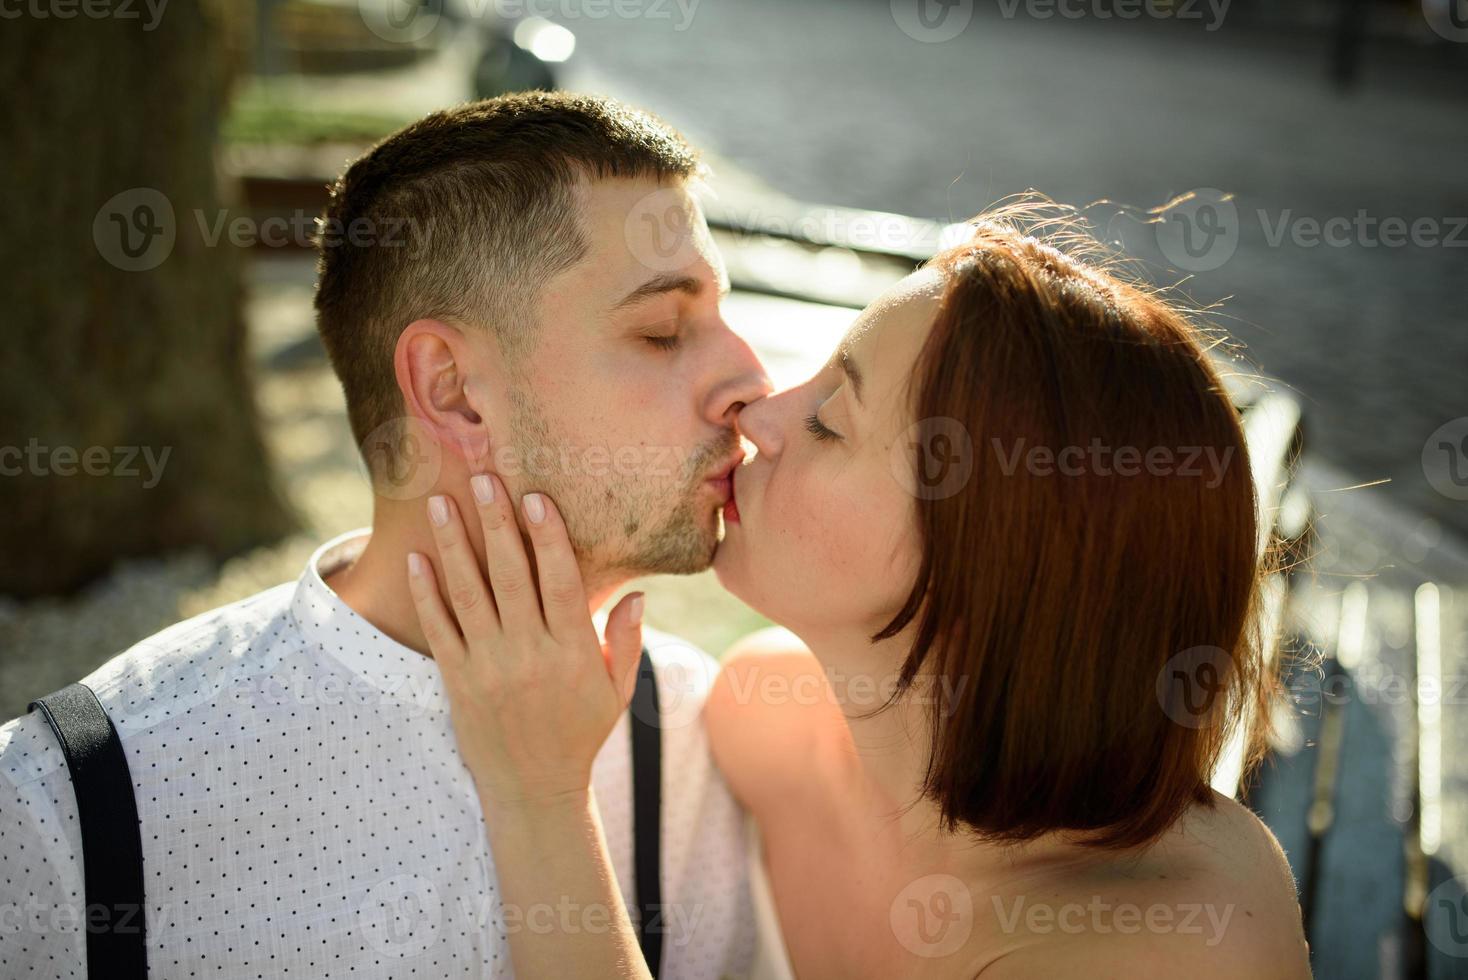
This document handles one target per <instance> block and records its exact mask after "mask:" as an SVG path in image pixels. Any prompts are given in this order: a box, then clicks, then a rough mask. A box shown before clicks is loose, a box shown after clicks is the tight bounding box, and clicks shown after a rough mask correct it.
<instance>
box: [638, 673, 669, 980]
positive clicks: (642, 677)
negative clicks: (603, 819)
mask: <svg viewBox="0 0 1468 980" xmlns="http://www.w3.org/2000/svg"><path fill="white" fill-rule="evenodd" d="M631 715H632V718H631V720H632V834H633V837H632V860H633V864H634V866H635V868H636V874H637V907H638V910H639V912H640V914H639V916H638V919H637V940H638V942H639V943H640V944H641V946H642V958H643V959H645V960H647V966H648V969H649V970H650V971H652V975H653V977H654V978H656V977H657V975H658V971H659V970H660V969H661V968H662V959H663V929H664V925H663V923H664V919H663V908H662V904H663V895H662V881H661V873H660V865H661V863H662V862H661V859H660V857H659V848H660V846H661V842H662V795H663V794H662V781H663V741H662V740H663V734H662V718H661V716H660V715H659V712H658V685H657V675H656V674H655V673H654V672H653V666H652V656H651V655H650V654H649V653H648V652H647V647H645V646H644V647H643V648H642V660H641V662H640V663H638V665H637V687H636V688H635V689H634V690H633V692H632V710H631Z"/></svg>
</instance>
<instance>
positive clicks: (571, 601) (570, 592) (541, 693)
mask: <svg viewBox="0 0 1468 980" xmlns="http://www.w3.org/2000/svg"><path fill="white" fill-rule="evenodd" d="M471 486H472V487H473V490H474V497H475V500H476V503H477V510H478V520H479V522H480V526H481V527H482V528H483V530H484V550H485V567H483V568H482V567H481V566H480V564H479V561H478V560H477V557H476V556H475V554H474V549H473V547H472V546H471V545H470V542H469V536H468V533H467V529H466V528H465V526H464V522H463V520H462V519H461V516H460V514H459V512H458V508H457V507H456V505H455V503H454V500H453V498H451V497H447V496H442V497H433V498H431V499H430V500H429V502H428V512H429V523H430V524H431V525H432V528H433V535H434V542H435V544H436V546H437V549H438V565H437V569H435V567H434V566H433V564H432V563H430V562H429V560H428V559H427V558H426V557H425V556H423V555H420V554H417V553H413V554H410V555H409V556H408V583H409V588H410V590H411V592H412V596H413V605H414V607H415V609H416V610H417V612H418V620H419V622H420V623H421V624H422V627H423V634H424V636H425V638H426V639H427V641H428V646H429V649H430V650H431V651H432V653H433V658H434V660H435V661H437V663H438V666H439V670H440V671H441V672H442V674H443V679H444V686H445V688H446V689H447V692H448V700H449V712H450V716H451V718H452V720H453V725H454V735H455V737H456V738H457V740H458V743H459V752H460V754H461V755H462V756H463V758H464V763H465V764H466V765H467V766H468V768H469V772H470V774H471V775H472V776H473V778H474V782H475V785H476V786H477V788H478V791H479V796H480V799H481V801H482V803H483V805H484V806H485V807H486V808H491V807H494V808H502V807H521V806H531V807H534V806H538V805H541V804H547V805H548V804H554V803H556V802H557V801H558V800H566V799H576V798H579V797H585V795H586V794H587V792H588V790H589V788H590V784H591V768H592V763H593V761H594V760H595V759H596V755H597V753H598V752H599V751H600V749H601V746H602V744H603V743H604V742H605V741H606V739H607V736H608V735H610V734H611V731H612V728H613V726H614V725H616V723H617V719H618V717H619V716H620V715H621V714H622V712H623V711H624V710H625V709H626V707H627V703H628V701H629V700H630V698H631V693H632V686H633V684H634V682H635V678H636V671H637V664H638V660H639V658H640V655H641V651H642V594H641V593H632V594H630V595H628V596H626V597H624V598H623V599H622V601H621V602H619V603H618V604H617V605H616V607H615V608H614V609H613V610H612V612H611V615H610V616H609V617H608V619H607V627H606V642H605V643H603V642H602V641H601V640H599V639H598V638H597V635H596V628H595V627H594V626H593V625H592V622H591V612H590V610H589V609H588V608H587V599H586V591H585V589H584V587H583V586H582V583H581V571H580V568H579V567H578V566H577V564H576V556H575V553H574V552H573V551H572V548H571V542H570V540H569V538H568V537H567V535H566V525H565V523H564V522H563V521H562V519H561V515H560V513H559V512H558V511H557V510H556V508H555V505H554V504H553V503H552V502H551V501H550V499H549V498H548V497H546V496H545V495H543V494H538V493H531V494H526V495H525V498H524V500H523V501H522V506H523V509H524V513H525V524H526V529H527V531H528V533H529V536H530V540H531V543H532V545H533V547H534V551H535V564H536V570H537V573H538V574H537V575H532V573H531V570H530V563H529V561H528V559H527V558H526V555H525V549H524V546H523V545H522V543H521V538H520V528H519V526H518V524H517V523H516V520H515V514H514V508H513V505H512V503H511V501H510V498H509V494H508V493H507V492H506V491H505V487H504V484H503V483H501V482H500V480H499V479H498V478H497V477H495V476H492V475H489V474H481V475H478V476H475V477H474V478H473V480H472V481H471ZM435 571H437V575H435ZM486 572H487V574H488V579H489V580H488V582H487V583H486V581H485V576H486ZM537 577H538V581H537ZM440 586H442V592H440ZM444 595H447V596H448V597H449V602H450V605H451V606H452V610H453V611H452V614H450V612H449V609H448V608H446V607H445V605H444V600H443V596H444Z"/></svg>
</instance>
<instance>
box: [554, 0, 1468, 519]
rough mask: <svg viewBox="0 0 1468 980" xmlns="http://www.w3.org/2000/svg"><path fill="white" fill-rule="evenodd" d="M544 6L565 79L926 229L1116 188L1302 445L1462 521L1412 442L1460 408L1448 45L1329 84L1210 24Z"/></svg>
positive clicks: (811, 9) (1395, 47)
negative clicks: (567, 49)
mask: <svg viewBox="0 0 1468 980" xmlns="http://www.w3.org/2000/svg"><path fill="white" fill-rule="evenodd" d="M550 6H551V7H554V8H555V9H556V10H558V11H560V13H561V16H560V17H559V19H560V20H561V21H562V23H564V24H566V26H568V27H570V28H571V29H572V30H573V31H574V32H575V33H576V35H577V41H578V46H577V52H576V55H575V57H574V58H573V60H572V62H571V64H570V65H569V66H568V69H569V74H568V79H567V80H568V82H569V83H570V84H572V85H575V86H578V87H590V88H594V89H600V90H603V91H608V92H611V93H613V94H617V95H619V96H622V97H625V98H627V99H629V100H632V101H635V102H637V103H639V104H641V105H644V106H646V107H649V108H652V109H654V110H655V111H658V112H660V113H661V114H663V115H664V116H665V117H666V118H668V119H669V121H671V122H673V123H674V124H676V125H678V126H680V127H682V128H683V129H684V130H685V131H687V132H688V133H689V135H690V136H691V137H693V138H694V139H696V140H698V141H699V142H700V143H701V144H703V145H706V146H708V147H709V148H710V149H712V150H715V151H717V152H718V153H719V154H721V155H722V156H724V157H726V158H728V159H729V160H731V161H733V162H734V163H735V164H737V165H739V166H741V167H744V168H747V169H748V170H750V171H752V172H753V173H755V174H756V175H758V176H759V177H761V178H763V179H764V180H765V181H767V182H768V183H770V184H772V185H773V186H775V187H776V188H778V189H779V190H781V191H784V192H786V193H789V194H791V195H794V196H796V197H799V198H803V199H806V200H810V201H813V202H819V203H831V204H841V205H848V206H856V207H866V208H874V209H880V210H886V211H897V212H902V213H908V214H914V215H919V216H923V217H929V218H936V219H942V220H950V219H952V220H961V219H963V218H965V217H967V216H969V215H970V214H972V213H974V212H976V211H978V210H979V209H980V208H982V207H984V206H986V205H987V204H990V203H992V202H994V201H997V200H998V199H1000V198H1002V197H1004V196H1006V195H1009V194H1014V193H1018V192H1023V191H1025V190H1027V189H1029V188H1035V189H1038V190H1039V191H1041V192H1042V193H1044V194H1047V195H1049V196H1050V197H1052V198H1054V199H1056V200H1057V201H1060V202H1063V203H1067V204H1072V205H1076V206H1082V205H1086V204H1089V203H1091V202H1096V201H1102V200H1105V201H1111V202H1117V203H1115V204H1108V205H1098V206H1095V207H1092V208H1090V209H1088V210H1087V212H1086V213H1087V216H1088V217H1090V218H1091V219H1092V220H1093V221H1094V222H1095V223H1097V226H1098V227H1099V228H1100V229H1101V230H1102V231H1103V232H1104V233H1105V234H1107V235H1108V236H1109V237H1111V238H1112V239H1114V240H1119V241H1120V243H1121V244H1122V245H1123V246H1124V248H1125V249H1126V250H1127V251H1128V252H1129V253H1130V254H1132V255H1134V256H1136V257H1137V258H1139V259H1141V260H1143V262H1145V263H1147V266H1146V268H1147V271H1148V274H1149V275H1150V276H1151V277H1152V278H1153V279H1155V280H1156V281H1158V282H1159V283H1167V284H1171V283H1176V282H1179V281H1180V280H1182V279H1184V278H1186V277H1187V276H1188V275H1189V274H1190V273H1191V278H1188V279H1187V281H1186V283H1185V284H1184V287H1183V288H1184V289H1185V290H1186V291H1187V293H1188V294H1189V295H1190V296H1191V297H1193V298H1194V299H1195V300H1196V301H1198V302H1199V303H1200V304H1211V303H1215V302H1219V301H1223V300H1226V302H1225V303H1224V305H1223V307H1222V316H1221V319H1220V321H1219V322H1220V323H1221V324H1222V325H1223V326H1224V327H1225V328H1226V329H1227V330H1229V332H1230V333H1231V334H1233V335H1234V337H1235V338H1237V339H1238V340H1240V341H1242V342H1243V343H1244V344H1245V345H1246V347H1247V349H1248V352H1249V354H1250V356H1251V357H1252V359H1253V360H1254V361H1255V362H1256V363H1257V364H1259V365H1260V366H1261V367H1262V368H1263V370H1265V371H1266V372H1268V373H1270V374H1272V375H1274V376H1276V377H1279V378H1282V379H1283V380H1284V381H1286V382H1287V383H1288V384H1290V385H1292V386H1293V387H1295V388H1296V389H1297V390H1298V392H1299V393H1300V394H1301V395H1302V397H1303V398H1304V400H1305V402H1306V413H1307V424H1308V427H1309V435H1310V440H1311V442H1310V445H1311V448H1312V449H1313V450H1314V451H1316V452H1318V453H1320V454H1322V455H1323V456H1324V457H1325V458H1326V459H1328V460H1329V461H1330V462H1332V463H1333V464H1335V465H1336V466H1337V467H1339V468H1341V469H1342V470H1344V471H1346V472H1347V473H1348V474H1349V475H1350V476H1351V477H1352V478H1353V479H1354V480H1358V481H1362V482H1365V481H1371V480H1382V479H1386V480H1390V481H1391V483H1390V484H1389V485H1388V486H1386V487H1384V488H1380V489H1372V490H1368V491H1361V492H1364V493H1373V494H1384V495H1387V496H1388V497H1390V498H1391V499H1392V500H1393V501H1394V502H1396V503H1397V504H1401V505H1404V506H1407V507H1409V508H1413V509H1416V510H1418V511H1420V512H1424V513H1427V514H1430V515H1431V516H1432V517H1434V518H1435V519H1436V521H1437V522H1438V523H1439V524H1440V525H1441V526H1442V527H1444V528H1447V529H1451V531H1453V532H1456V535H1455V536H1458V537H1460V538H1468V504H1465V503H1464V502H1462V501H1461V500H1454V499H1451V498H1449V497H1448V496H1445V495H1443V494H1442V493H1439V492H1437V491H1435V490H1434V489H1433V486H1432V485H1431V484H1430V483H1429V481H1428V479H1427V478H1426V475H1425V471H1424V461H1423V452H1424V448H1425V447H1426V446H1427V443H1428V440H1429V437H1430V436H1431V435H1432V434H1433V433H1434V432H1435V430H1437V429H1438V428H1439V426H1441V425H1443V424H1444V423H1446V422H1449V421H1450V420H1453V419H1457V418H1460V417H1463V416H1468V385H1465V374H1468V311H1465V304H1464V286H1465V284H1468V227H1464V224H1463V223H1464V222H1465V220H1468V85H1465V84H1464V83H1465V81H1468V44H1448V43H1439V44H1436V45H1428V44H1424V43H1420V39H1419V41H1414V40H1411V39H1409V38H1396V39H1392V40H1383V41H1380V42H1376V43H1373V45H1372V46H1370V47H1368V49H1367V51H1366V53H1365V57H1364V59H1363V62H1362V68H1363V71H1362V77H1361V85H1360V86H1359V88H1358V89H1357V90H1356V91H1355V93H1354V94H1350V95H1341V94H1339V93H1337V92H1336V91H1335V90H1333V89H1332V88H1331V87H1330V85H1329V84H1328V82H1327V76H1326V55H1327V48H1328V43H1329V39H1328V37H1327V36H1325V35H1324V34H1322V33H1319V32H1310V31H1306V30H1302V29H1299V28H1292V29H1270V28H1265V27H1263V26H1261V25H1259V24H1258V23H1252V24H1251V23H1247V22H1236V21H1235V20H1230V19H1228V18H1225V19H1224V21H1223V22H1222V24H1221V25H1220V26H1219V27H1218V28H1217V29H1216V30H1212V31H1208V30H1205V29H1203V28H1204V27H1206V26H1207V25H1206V24H1203V25H1201V26H1200V25H1198V24H1183V23H1160V22H1148V21H1146V19H1145V18H1144V19H1142V20H1138V21H1133V22H1120V21H1115V20H1112V21H1107V22H1098V21H1090V22H1079V21H1074V20H1067V19H1064V18H1061V17H1058V16H1056V17H1052V18H1050V19H1043V20H1042V19H1038V18H1036V17H1035V16H1030V15H1026V14H1025V13H1024V12H1025V11H1026V10H1034V11H1043V10H1044V9H1049V8H1046V7H1045V5H1043V4H1041V3H1038V2H1025V3H1019V4H1018V5H1017V6H1016V3H1014V2H1007V3H1006V4H1004V5H1002V6H1000V7H998V8H994V7H993V5H983V4H980V5H978V6H979V7H986V8H992V9H986V10H979V9H975V10H974V11H973V15H972V19H971V20H970V21H969V22H968V23H967V26H966V27H965V28H964V29H963V31H962V32H961V33H959V34H958V35H957V36H956V37H954V38H952V39H950V40H946V41H943V42H941V43H923V42H920V41H918V40H914V39H913V38H911V37H909V36H908V35H907V34H905V33H903V31H902V30H901V29H900V28H899V27H898V25H897V19H898V18H897V16H895V14H901V13H902V12H903V7H904V4H903V2H902V0H895V2H894V3H890V4H889V3H888V2H887V0H862V2H847V3H837V2H834V0H832V2H791V0H740V2H739V3H732V2H728V0H704V2H702V3H699V4H697V5H696V6H695V7H694V8H693V10H692V17H691V19H689V18H685V17H684V15H683V14H681V13H679V10H680V8H679V7H677V6H675V5H672V4H668V5H661V4H652V3H643V4H629V5H627V8H626V9H628V10H632V11H642V12H643V14H644V15H643V16H641V17H633V18H618V17H615V16H605V17H602V18H592V17H590V16H587V15H586V12H589V11H590V10H591V7H589V6H588V7H586V8H585V12H582V13H581V15H580V16H571V15H573V14H576V13H577V12H578V11H579V10H580V8H579V7H578V6H576V5H574V4H562V5H561V6H560V7H555V5H550ZM965 6H966V5H965V4H964V3H963V2H962V0H959V2H958V3H957V6H955V7H954V8H953V9H954V10H955V11H961V10H962V9H963V8H964V7H965ZM1006 6H1007V7H1008V8H1010V9H1014V10H1016V11H1017V14H1016V15H1015V16H1013V17H1005V16H1002V15H1001V13H999V11H1000V10H1002V9H1004V8H1005V7H1006ZM1052 6H1053V5H1052ZM1195 6H1196V9H1199V10H1203V8H1202V7H1201V6H1197V5H1195ZM614 9H615V8H614ZM934 9H937V8H934ZM659 11H666V12H667V15H666V16H665V17H656V16H653V14H654V13H655V12H659ZM1204 16H1205V17H1211V15H1209V14H1207V13H1206V11H1204ZM680 26H683V27H684V29H682V30H679V29H678V28H679V27H680ZM909 26H911V25H909ZM915 33H921V31H920V30H915ZM1421 33H1422V34H1423V35H1424V36H1426V37H1431V35H1430V34H1429V33H1428V32H1427V30H1426V29H1425V28H1423V29H1422V31H1421ZM1197 189H1216V190H1219V191H1222V192H1227V193H1230V194H1232V195H1233V199H1232V200H1231V201H1228V202H1226V203H1223V204H1219V203H1218V202H1217V201H1216V200H1215V199H1214V197H1213V196H1212V195H1211V194H1210V192H1208V191H1206V190H1204V191H1200V194H1199V197H1198V198H1197V199H1195V201H1194V202H1192V203H1190V204H1188V205H1184V206H1181V207H1180V208H1179V209H1178V218H1177V219H1173V220H1172V221H1170V222H1169V223H1168V224H1165V225H1161V226H1159V225H1148V224H1144V223H1142V222H1140V221H1138V220H1136V219H1135V218H1132V217H1128V214H1129V213H1132V212H1137V211H1145V210H1146V209H1147V208H1152V207H1157V206H1159V205H1162V204H1163V203H1164V202H1167V201H1168V200H1170V199H1172V198H1173V197H1175V196H1177V195H1181V194H1184V193H1186V192H1188V191H1190V190H1197ZM1199 202H1201V204H1202V207H1201V208H1200V207H1199ZM1454 218H1456V219H1457V220H1456V221H1454V220H1453V219H1454ZM1180 219H1190V220H1191V222H1192V225H1191V227H1188V226H1184V225H1183V224H1181V223H1180ZM1330 219H1336V221H1335V222H1334V224H1331V225H1328V226H1323V227H1318V226H1313V225H1312V224H1311V221H1312V220H1313V221H1314V222H1320V223H1324V222H1328V221H1330ZM1385 219H1395V220H1394V221H1393V222H1390V223H1388V224H1387V225H1383V224H1382V222H1383V221H1384V220H1385ZM1397 222H1400V224H1397ZM1413 222H1422V223H1421V224H1419V225H1418V226H1417V231H1416V232H1414V231H1412V225H1413ZM1210 229H1217V231H1216V232H1210ZM1402 229H1406V231H1405V232H1403V230H1402ZM1184 232H1190V233H1193V234H1194V235H1195V236H1196V237H1195V238H1194V240H1192V241H1190V242H1185V241H1183V239H1182V237H1181V236H1182V234H1183V233H1184ZM1398 236H1400V237H1404V238H1407V239H1408V242H1407V243H1405V244H1396V245H1393V244H1391V243H1392V242H1393V241H1397V240H1398ZM1433 238H1435V239H1436V241H1437V243H1435V244H1430V243H1429V242H1428V240H1429V239H1433ZM1448 239H1451V242H1448V241H1447V240H1448ZM1189 245H1191V246H1192V247H1193V249H1194V252H1195V253H1200V254H1195V255H1189V254H1188V253H1187V252H1186V251H1185V250H1184V246H1189ZM1235 246H1236V247H1235ZM1178 270H1183V271H1178ZM1463 425H1465V426H1468V422H1465V423H1463ZM1450 462H1452V460H1451V459H1450V458H1448V457H1445V456H1441V455H1439V457H1437V458H1435V460H1434V462H1433V465H1434V466H1435V467H1436V468H1437V470H1438V471H1439V476H1440V475H1441V472H1442V471H1443V470H1444V469H1445V468H1446V466H1447V465H1448V464H1449V463H1450ZM1458 463H1459V465H1460V466H1462V465H1468V464H1465V463H1464V461H1462V460H1458ZM1464 496H1468V491H1465V493H1464Z"/></svg>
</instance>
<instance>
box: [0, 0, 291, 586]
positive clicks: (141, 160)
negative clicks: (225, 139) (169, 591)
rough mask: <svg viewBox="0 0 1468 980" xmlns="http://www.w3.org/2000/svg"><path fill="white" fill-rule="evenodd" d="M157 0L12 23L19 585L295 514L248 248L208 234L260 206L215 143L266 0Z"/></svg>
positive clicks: (9, 103)
mask: <svg viewBox="0 0 1468 980" xmlns="http://www.w3.org/2000/svg"><path fill="white" fill-rule="evenodd" d="M152 7H153V9H150V6H149V4H148V3H147V2H145V0H136V2H133V3H128V4H123V3H121V2H114V3H111V4H101V5H94V4H59V3H58V4H47V3H41V4H30V3H26V4H15V5H13V6H12V8H11V9H12V15H11V16H9V17H8V18H7V19H6V20H4V21H0V84H3V89H0V90H3V91H4V92H5V96H4V98H3V100H0V134H3V137H0V138H3V141H4V150H3V152H0V174H3V180H0V188H3V190H0V194H3V195H4V199H5V207H4V211H3V213H4V215H5V227H6V232H5V234H4V235H3V236H0V269H3V272H0V274H3V276H4V277H5V279H6V281H7V283H8V288H7V289H6V290H5V303H4V308H3V311H0V330H3V337H4V349H5V358H4V361H3V362H0V514H3V515H4V516H3V519H0V528H4V530H3V531H0V554H3V556H4V558H3V560H0V593H3V594H9V595H13V596H34V595H40V594H47V593H55V592H64V591H69V590H72V589H75V588H76V587H78V586H80V585H82V584H84V583H85V582H87V581H88V580H89V579H92V578H94V577H96V576H98V575H100V574H102V573H104V572H105V571H106V570H107V569H108V567H109V566H110V565H111V564H112V562H113V561H114V560H115V559H117V558H121V557H125V556H137V555H154V554H158V553H162V552H167V551H172V550H175V549H182V548H189V547H202V548H204V549H207V551H208V552H210V553H211V554H213V555H215V556H217V557H220V558H222V557H226V556H228V555H231V554H235V553H237V552H239V551H242V550H245V549H247V548H249V547H251V546H253V545H257V544H260V543H263V542H266V541H270V540H274V539H276V538H278V537H279V536H281V535H282V534H284V533H286V532H288V531H289V530H291V529H292V528H293V527H294V524H295V522H294V518H293V516H292V515H291V512H290V510H289V508H288V507H287V506H286V504H285V503H284V501H283V499H282V497H281V496H280V495H279V493H278V492H277V490H276V486H275V483H274V481H273V479H272V477H271V472H270V467H269V466H268V464H267V459H266V453H265V450H264V446H263V443H262V439H261V435H260V429H259V421H258V416H257V412H256V408H255V403H254V387H253V383H252V378H251V365H250V357H249V350H248V345H247V344H246V338H245V325H244V321H243V316H242V311H241V285H240V264H241V261H242V258H243V256H242V255H241V254H240V250H239V249H238V248H236V247H234V246H231V245H230V244H229V238H228V236H227V235H223V236H221V237H219V238H218V239H217V240H215V241H214V242H213V244H212V245H211V244H210V235H208V234H206V232H207V231H209V230H211V229H213V228H214V227H216V222H217V221H218V219H219V216H220V215H221V214H227V217H228V218H229V219H233V218H235V217H237V216H238V215H239V212H238V211H237V210H234V209H229V210H228V211H227V212H226V209H228V208H229V205H228V204H227V203H226V197H225V196H224V195H222V193H221V186H220V184H221V181H220V178H219V176H218V174H217V173H216V169H215V156H214V154H215V143H216V140H217V138H218V135H219V129H220V125H221V122H222V119H223V117H224V113H225V109H226V107H227V104H228V97H229V91H230V87H231V82H232V80H233V78H234V76H235V75H236V74H237V73H238V72H239V71H240V68H241V63H242V60H243V58H244V49H245V48H246V47H247V45H246V44H245V43H244V39H245V38H246V37H247V36H248V33H249V30H250V24H251V18H252V11H251V4H250V3H248V2H242V0H171V2H168V3H166V4H162V5H160V4H158V3H157V0H154V3H153V5H152ZM38 9H39V10H40V11H41V12H42V13H43V14H44V16H38V15H37V10H38ZM98 10H103V11H105V12H107V13H108V16H105V17H98V16H95V15H94V14H95V13H96V12H97V11H98ZM15 12H18V13H19V16H18V17H16V16H14V13H15ZM68 13H69V14H70V15H71V16H69V17H62V16H58V14H68ZM201 224H202V226H203V228H202V229H201Z"/></svg>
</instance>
